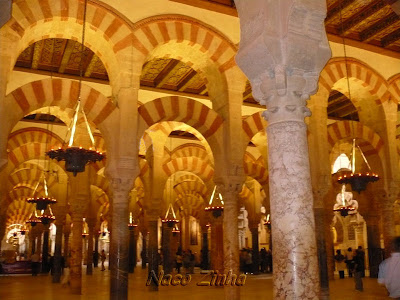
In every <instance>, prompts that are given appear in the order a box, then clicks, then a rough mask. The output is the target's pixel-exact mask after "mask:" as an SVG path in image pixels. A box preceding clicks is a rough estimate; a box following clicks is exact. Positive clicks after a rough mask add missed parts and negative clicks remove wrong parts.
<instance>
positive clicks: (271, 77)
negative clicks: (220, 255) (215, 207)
mask: <svg viewBox="0 0 400 300" xmlns="http://www.w3.org/2000/svg"><path fill="white" fill-rule="evenodd" d="M235 3H236V7H237V10H238V13H239V17H240V28H241V41H240V49H239V51H238V53H237V55H236V63H237V64H238V66H239V67H240V68H241V69H242V71H243V72H244V73H245V74H246V76H247V77H248V78H249V80H250V83H251V86H252V91H253V95H254V98H255V99H256V100H257V101H258V102H259V103H260V104H262V105H266V107H267V109H268V110H267V111H265V112H264V113H263V116H264V117H265V118H266V120H267V122H268V127H267V137H268V163H269V164H268V170H269V189H270V203H271V204H270V207H271V222H272V228H273V235H272V240H273V245H274V247H273V251H272V252H273V261H274V272H273V283H274V287H273V295H274V299H319V298H320V280H319V270H318V259H317V245H316V236H315V221H314V211H313V204H314V203H313V195H312V189H311V176H310V164H309V153H308V145H307V126H306V124H305V122H304V118H305V117H307V116H310V112H309V109H308V108H307V107H306V100H307V99H308V98H309V97H310V95H312V94H314V93H315V92H316V90H317V88H318V84H317V83H318V78H319V73H320V72H321V70H322V68H323V67H324V65H325V64H326V62H327V61H328V59H329V58H330V55H331V52H330V48H329V43H328V40H327V37H326V33H325V27H324V19H325V16H326V2H325V1H320V0H310V1H295V0H288V1H285V4H284V5H283V4H282V3H281V1H262V0H255V1H252V5H251V6H250V5H248V1H246V0H235ZM266 20H268V22H266Z"/></svg>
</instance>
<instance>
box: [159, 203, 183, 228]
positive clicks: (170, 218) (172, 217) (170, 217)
mask: <svg viewBox="0 0 400 300" xmlns="http://www.w3.org/2000/svg"><path fill="white" fill-rule="evenodd" d="M161 221H162V222H163V223H166V224H167V225H168V227H174V225H175V224H177V223H179V220H178V219H177V218H176V214H175V211H174V208H173V207H172V204H171V203H170V204H169V206H168V210H167V212H166V213H165V217H164V219H162V220H161Z"/></svg>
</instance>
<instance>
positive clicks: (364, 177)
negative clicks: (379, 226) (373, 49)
mask: <svg viewBox="0 0 400 300" xmlns="http://www.w3.org/2000/svg"><path fill="white" fill-rule="evenodd" d="M342 9H343V8H341V9H340V23H341V27H342V30H341V35H342V41H343V53H344V60H345V65H346V79H347V90H348V93H349V100H350V101H351V90H350V79H349V70H348V64H347V52H346V42H345V38H344V29H343V19H342ZM353 132H354V130H353ZM356 147H357V149H358V150H359V151H360V153H361V156H362V158H363V159H364V162H365V163H366V165H367V166H368V169H369V172H367V173H361V172H358V173H356ZM377 180H379V176H378V175H377V174H374V173H372V171H371V167H370V165H369V164H368V161H367V158H366V157H365V156H364V154H363V152H362V150H361V148H360V147H359V146H358V145H357V146H356V140H355V139H353V144H352V149H351V173H350V174H348V175H347V174H346V175H343V176H340V177H339V178H338V180H337V181H338V182H339V183H340V184H350V185H351V188H352V190H353V191H356V192H358V193H360V192H361V191H364V190H365V189H366V188H367V184H368V183H369V182H375V181H377Z"/></svg>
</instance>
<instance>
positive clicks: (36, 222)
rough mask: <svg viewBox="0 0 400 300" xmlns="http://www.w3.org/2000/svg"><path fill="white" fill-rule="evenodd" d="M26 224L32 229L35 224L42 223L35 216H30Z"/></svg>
mask: <svg viewBox="0 0 400 300" xmlns="http://www.w3.org/2000/svg"><path fill="white" fill-rule="evenodd" d="M25 223H26V224H31V226H32V227H35V226H36V224H39V223H42V221H41V220H40V219H39V218H38V217H37V216H36V212H35V214H32V216H31V217H30V218H29V219H28V220H26V221H25Z"/></svg>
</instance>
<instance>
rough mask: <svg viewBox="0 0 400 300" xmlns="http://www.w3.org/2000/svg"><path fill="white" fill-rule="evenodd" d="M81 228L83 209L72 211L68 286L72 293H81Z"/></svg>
mask: <svg viewBox="0 0 400 300" xmlns="http://www.w3.org/2000/svg"><path fill="white" fill-rule="evenodd" d="M82 230H83V211H82V210H75V211H73V212H72V230H71V231H72V242H71V257H70V287H71V292H72V294H76V295H80V294H82Z"/></svg>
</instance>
